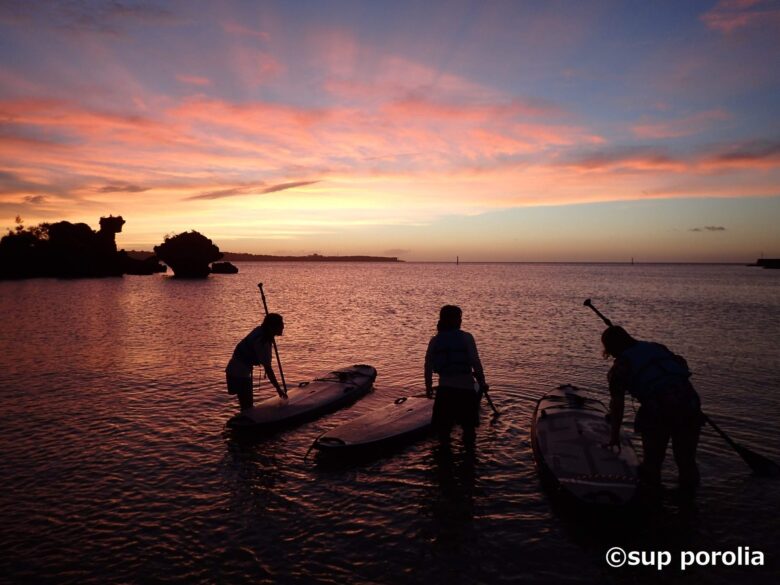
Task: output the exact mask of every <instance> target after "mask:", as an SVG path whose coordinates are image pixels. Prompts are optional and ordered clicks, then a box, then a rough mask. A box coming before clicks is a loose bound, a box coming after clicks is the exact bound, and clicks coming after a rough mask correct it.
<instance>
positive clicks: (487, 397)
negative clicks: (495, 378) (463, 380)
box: [482, 384, 501, 416]
mask: <svg viewBox="0 0 780 585" xmlns="http://www.w3.org/2000/svg"><path fill="white" fill-rule="evenodd" d="M482 394H484V395H485V399H486V400H487V403H488V404H489V405H490V408H491V409H493V414H494V415H495V416H498V415H499V414H501V413H500V412H498V409H497V408H496V405H495V404H493V401H492V400H491V399H490V394H488V385H487V384H485V387H484V388H483V389H482Z"/></svg>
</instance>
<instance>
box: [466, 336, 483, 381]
mask: <svg viewBox="0 0 780 585" xmlns="http://www.w3.org/2000/svg"><path fill="white" fill-rule="evenodd" d="M468 351H469V362H470V363H471V369H472V370H473V371H474V378H475V379H476V380H477V383H479V388H480V390H482V391H485V390H487V389H488V385H487V382H485V371H484V370H483V369H482V362H481V361H480V359H479V351H477V342H476V341H474V336H473V335H471V334H469V336H468Z"/></svg>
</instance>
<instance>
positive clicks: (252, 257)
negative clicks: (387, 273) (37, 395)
mask: <svg viewBox="0 0 780 585" xmlns="http://www.w3.org/2000/svg"><path fill="white" fill-rule="evenodd" d="M127 254H128V255H129V256H130V257H132V258H137V259H139V260H143V259H144V258H147V257H149V256H151V255H153V254H154V252H147V251H143V250H140V251H139V250H128V251H127ZM222 260H223V261H226V262H384V263H402V264H455V262H454V261H451V260H401V259H400V258H398V257H395V256H362V255H358V256H323V255H320V254H309V255H308V256H273V255H270V254H250V253H247V252H224V256H223V258H222ZM460 264H563V265H572V266H574V265H588V264H589V265H599V264H601V265H615V266H620V265H623V266H631V265H632V264H631V262H629V261H599V260H595V261H594V260H461V261H460ZM633 265H634V266H756V265H755V264H753V263H750V262H694V261H677V262H674V261H660V262H634V264H633Z"/></svg>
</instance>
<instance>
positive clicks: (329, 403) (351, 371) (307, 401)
mask: <svg viewBox="0 0 780 585" xmlns="http://www.w3.org/2000/svg"><path fill="white" fill-rule="evenodd" d="M375 379H376V369H375V368H373V367H371V366H366V365H362V364H361V365H355V366H351V367H348V368H342V369H340V370H334V371H332V372H329V373H328V374H325V375H324V376H320V377H318V378H315V379H314V380H312V381H311V382H302V383H301V384H299V385H298V386H297V387H293V388H289V387H288V391H287V399H286V400H285V399H283V398H280V397H279V396H274V397H273V398H268V399H266V400H263V401H262V402H258V403H257V404H256V405H255V406H254V407H253V408H250V409H249V410H245V411H243V412H241V413H240V414H237V415H236V416H234V417H233V418H231V419H230V420H229V421H228V422H227V427H228V428H229V429H232V430H234V431H267V430H273V429H276V428H278V427H282V426H286V425H291V424H293V423H297V422H302V421H304V420H310V419H313V418H316V417H317V416H319V415H321V414H323V413H325V412H329V411H332V410H336V409H338V408H341V407H342V406H344V405H346V404H349V403H351V402H353V401H355V400H357V399H358V398H359V397H361V396H363V395H364V394H366V393H367V392H368V391H369V390H370V389H371V386H372V384H373V383H374V380H375Z"/></svg>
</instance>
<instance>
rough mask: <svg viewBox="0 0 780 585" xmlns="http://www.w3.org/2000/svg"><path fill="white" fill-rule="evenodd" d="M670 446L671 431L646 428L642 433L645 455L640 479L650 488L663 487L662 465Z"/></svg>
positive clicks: (660, 428) (640, 467)
mask: <svg viewBox="0 0 780 585" xmlns="http://www.w3.org/2000/svg"><path fill="white" fill-rule="evenodd" d="M668 444H669V431H668V430H667V429H664V428H662V427H653V428H646V429H644V430H643V431H642V450H643V452H644V455H643V457H642V463H640V464H639V479H640V481H641V482H643V483H645V484H647V485H648V486H650V487H653V488H656V487H661V465H663V462H664V457H665V456H666V447H667V445H668Z"/></svg>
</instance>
